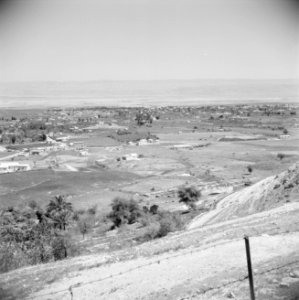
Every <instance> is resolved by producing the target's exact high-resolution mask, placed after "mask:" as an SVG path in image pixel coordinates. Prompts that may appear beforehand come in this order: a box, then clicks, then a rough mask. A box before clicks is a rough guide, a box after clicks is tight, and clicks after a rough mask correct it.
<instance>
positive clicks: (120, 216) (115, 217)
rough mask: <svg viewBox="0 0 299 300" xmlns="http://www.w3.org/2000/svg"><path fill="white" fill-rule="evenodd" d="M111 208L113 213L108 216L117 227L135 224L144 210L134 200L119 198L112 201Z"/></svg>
mask: <svg viewBox="0 0 299 300" xmlns="http://www.w3.org/2000/svg"><path fill="white" fill-rule="evenodd" d="M111 206H112V212H111V213H110V214H109V215H108V218H110V220H111V221H112V222H113V224H114V226H116V227H119V226H121V225H123V224H133V223H135V222H136V221H137V220H138V218H140V217H141V216H142V209H141V208H140V207H139V205H138V203H137V202H136V201H134V200H132V199H131V200H127V199H123V198H119V197H117V198H115V199H114V200H113V201H112V204H111Z"/></svg>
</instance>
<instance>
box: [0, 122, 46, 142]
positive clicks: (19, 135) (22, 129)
mask: <svg viewBox="0 0 299 300" xmlns="http://www.w3.org/2000/svg"><path fill="white" fill-rule="evenodd" d="M48 131H49V130H48V128H47V126H46V125H45V123H44V122H41V121H31V122H28V123H27V122H26V123H21V124H19V125H18V126H17V127H2V128H0V134H1V136H0V143H2V144H22V143H24V141H25V140H26V139H29V140H30V141H32V142H36V141H45V140H46V138H47V136H46V133H47V132H48Z"/></svg>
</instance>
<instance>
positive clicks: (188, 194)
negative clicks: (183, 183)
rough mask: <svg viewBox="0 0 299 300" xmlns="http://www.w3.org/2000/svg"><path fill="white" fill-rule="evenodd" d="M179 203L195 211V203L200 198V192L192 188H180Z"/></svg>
mask: <svg viewBox="0 0 299 300" xmlns="http://www.w3.org/2000/svg"><path fill="white" fill-rule="evenodd" d="M178 196H179V199H180V200H179V202H183V203H184V204H186V205H187V206H189V208H191V209H196V205H195V203H196V202H197V201H198V199H199V197H200V196H201V192H200V191H199V190H198V189H197V188H196V187H194V186H190V187H182V188H180V189H179V190H178Z"/></svg>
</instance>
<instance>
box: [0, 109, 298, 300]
mask: <svg viewBox="0 0 299 300" xmlns="http://www.w3.org/2000/svg"><path fill="white" fill-rule="evenodd" d="M298 113H299V106H298V105H297V104H277V103H273V104H251V105H249V104H238V105H207V106H161V107H158V106H152V107H63V108H57V107H56V108H46V109H41V108H40V109H33V108H32V109H3V110H2V111H1V115H0V213H1V216H2V217H3V220H4V223H3V227H2V229H3V230H4V231H3V232H6V229H7V230H8V227H7V226H10V225H9V224H14V223H11V222H13V221H12V220H15V221H16V222H17V223H16V224H18V225H17V226H21V227H18V228H22V230H28V226H29V224H31V225H30V226H32V224H33V226H35V225H34V224H36V222H41V223H38V224H47V227H46V228H47V230H50V228H53V229H52V230H54V231H53V232H52V233H48V234H49V236H48V239H49V240H44V238H45V236H43V235H42V237H41V241H43V242H42V248H40V245H36V243H37V240H32V242H33V244H32V245H31V244H30V245H31V246H26V247H25V248H24V249H23V250H22V251H21V252H20V250H14V251H15V252H10V250H9V251H5V263H4V264H2V267H1V268H2V272H3V271H4V272H6V271H9V270H13V269H15V268H19V267H24V266H27V265H35V264H37V263H43V262H52V261H55V260H61V259H66V258H71V259H74V260H76V259H77V257H78V258H80V257H86V259H87V260H86V261H85V260H84V263H83V265H84V268H87V269H89V268H93V266H94V264H97V259H93V260H91V261H90V262H89V260H88V257H89V255H108V253H109V255H108V256H107V258H105V260H106V259H108V261H110V260H112V261H113V262H115V261H116V262H117V261H118V260H129V259H131V258H132V257H133V259H134V258H136V257H139V255H141V256H142V257H143V256H144V257H152V258H151V259H153V258H154V257H155V255H160V253H161V255H164V254H163V253H165V255H170V254H168V253H171V251H185V250H186V249H189V247H201V245H203V244H202V243H204V244H205V243H209V242H208V241H210V240H214V239H215V241H216V240H217V241H219V239H218V236H219V234H221V235H224V236H225V237H226V238H229V239H232V241H233V239H234V238H236V237H240V234H243V233H244V232H247V233H248V234H258V233H264V230H262V227H263V228H268V227H267V226H270V224H274V223H275V222H276V221H275V222H274V223H273V222H272V221H271V220H272V219H271V218H270V217H267V218H263V219H259V221H258V223H252V224H253V225H250V226H249V227H248V226H247V225H246V224H247V223H246V222H245V223H244V224H243V223H242V224H241V223H239V222H241V221H240V220H242V217H244V216H248V217H250V216H251V215H253V218H258V217H254V216H255V214H256V216H259V214H264V213H267V212H268V211H271V210H273V211H276V210H277V209H278V211H277V213H278V214H280V220H281V224H280V225H279V226H280V227H279V228H280V229H279V231H281V230H282V231H283V232H284V231H285V230H296V228H297V227H296V226H297V225H296V224H297V223H296V222H295V223H292V224H294V225H292V226H291V227H290V222H293V221H292V220H293V217H294V218H295V214H296V212H297V210H296V209H297V206H296V201H297V200H296V199H297V198H296V197H297V195H298V193H299V190H298V183H299V180H298V178H297V177H298V174H299V166H298V163H297V161H298V157H299V152H298V138H299V119H298ZM274 175H275V177H274ZM186 193H187V194H188V193H189V196H188V197H187V198H184V197H185V195H186ZM190 197H191V198H190ZM192 197H193V198H192ZM190 199H192V202H188V201H190ZM53 201H54V202H55V203H56V204H57V203H61V205H62V204H63V205H70V206H71V210H70V214H69V213H67V214H66V215H65V216H64V219H63V220H64V221H63V223H59V222H60V221H61V220H60V219H59V220H60V221H58V220H57V219H55V218H56V215H55V214H54V215H51V213H50V212H49V210H50V207H51V205H54V204H53V203H54V202H53ZM51 203H52V204H51ZM249 203H250V205H249ZM57 205H58V204H57ZM284 205H287V206H291V208H290V209H291V210H290V211H289V213H288V215H287V214H285V213H286V212H287V210H286V211H285V210H283V211H280V210H279V209H280V208H281V209H282V208H284ZM122 206H123V208H122V209H124V210H125V209H127V208H128V209H129V210H130V211H131V215H130V216H127V215H126V214H125V215H124V216H121V217H120V218H119V217H118V216H117V211H118V209H120V208H119V207H122ZM293 206H294V207H293ZM126 207H127V208H126ZM111 209H112V211H111ZM275 214H276V213H275V212H274V215H273V216H275ZM24 216H26V217H25V219H24ZM132 216H134V217H133V219H130V218H131V217H132ZM27 218H28V219H27ZM32 218H33V219H32ZM36 218H37V219H36ZM126 218H127V219H126ZM38 220H40V221H38ZM41 220H44V221H41ZM227 220H232V221H231V222H235V223H236V225H233V227H227V229H223V228H226V227H221V226H222V225H221V226H218V225H217V226H218V227H217V228H218V229H217V230H216V229H214V226H216V225H214V224H222V223H221V222H224V223H223V224H225V222H226V221H227ZM254 220H255V219H254ZM28 222H29V223H28ZM32 222H33V223H32ZM43 222H46V223H43ZM53 222H54V223H53ZM55 222H58V223H55ZM219 222H220V223H219ZM248 222H249V221H248ZM250 222H251V221H250ZM250 222H249V223H250ZM269 222H270V223H269ZM51 224H52V225H51ZM53 224H54V225H53ZM55 224H56V225H55ZM59 224H60V225H59ZM61 224H62V225H61ZM250 224H251V223H250ZM275 224H276V223H275ZM52 226H54V227H52ZM57 226H58V227H57ZM59 226H60V227H59ZM202 226H204V227H202ZM211 226H212V227H211ZM223 226H224V225H223ZM261 226H262V227H261ZM271 226H272V225H271ZM26 228H27V229H26ZM34 228H35V227H32V229H30V230H33V232H35V231H34V230H36V229H34ZM231 228H235V229H234V230H232V229H231ZM271 228H272V227H271ZM289 228H292V229H289ZM18 230H19V229H18ZM198 230H200V232H201V233H200V235H199V236H198ZM202 230H203V231H202ZM210 230H212V231H210ZM214 230H216V231H214ZM223 230H224V231H223ZM269 230H270V231H271V230H274V229H269ZM275 230H276V229H275ZM9 232H10V231H9V230H8V231H7V232H6V233H5V234H4V236H6V237H9V236H10V234H11V233H10V234H8V233H9ZM267 232H268V231H267ZM7 234H8V235H7ZM35 234H37V233H35ZM38 234H41V233H40V231H38ZM53 234H54V235H53ZM186 234H187V235H186ZM189 235H191V236H190V237H188V236H189ZM46 236H47V235H46ZM168 236H169V238H168ZM162 237H163V238H162ZM187 237H188V238H187ZM9 240H10V238H9ZM26 241H27V240H26ZM57 241H59V243H60V244H59V245H60V246H59V247H58V250H57V249H56V248H55V247H57V245H56V244H55V243H56V242H57ZM154 241H155V242H154ZM191 241H192V243H191ZM220 241H221V239H220ZM54 242H55V243H54ZM22 243H23V242H22ZM27 243H28V241H27ZM53 243H54V244H53ZM148 243H151V244H148ZM152 243H153V244H152ZM178 243H179V244H178ZM217 243H218V242H217ZM19 244H20V241H17V240H16V245H19ZM5 245H6V246H7V247H8V244H5ZM55 245H56V246H55ZM148 245H150V246H148ZM9 247H11V246H9ZM46 247H50V249H52V250H51V251H50V252H49V253H50V254H49V253H48V252H47V251H48V250H45V249H47V248H46ZM61 247H63V248H62V249H64V250H63V251H65V254H63V255H62V254H61ZM7 249H8V248H7ZM9 249H10V248H9ZM14 249H15V248H14ZM37 249H39V250H37ZM55 249H56V250H55ZM177 249H181V250H177ZM199 249H200V248H199ZM32 251H34V252H32ZM35 251H41V252H38V253H39V254H38V257H39V256H40V257H41V258H40V260H36V255H35V254H34V253H35ZM55 251H56V252H55ZM57 251H58V252H57ZM136 251H137V252H136ZM169 251H170V252H169ZM3 253H4V252H3ZM46 253H48V254H47V255H49V256H45V255H46ZM63 253H64V252H63ZM136 253H138V255H137V254H136ZM140 253H141V254H140ZM3 255H4V254H3ZM32 255H33V256H32ZM61 255H62V256H61ZM136 255H137V256H136ZM24 257H26V259H24ZM46 257H47V258H46ZM105 257H106V256H105ZM82 259H83V258H82ZM84 259H85V258H84ZM67 261H68V260H66V263H67ZM129 261H130V260H129ZM50 266H51V264H50ZM72 268H74V270H80V268H83V266H82V263H81V261H78V262H76V261H74V264H73V266H72ZM24 270H25V271H24V272H25V273H26V268H25V269H24ZM34 272H35V274H36V276H38V277H39V278H40V280H39V281H38V284H36V285H35V286H34V287H33V283H32V282H31V281H30V280H29V279H26V278H27V277H26V276H25V277H24V274H25V273H24V274H23V273H20V274H23V275H20V278H18V279H17V280H18V281H20V280H21V282H23V283H24V286H25V285H29V286H30V287H31V288H30V289H31V291H32V292H36V293H37V294H36V295H37V297H38V298H40V297H41V295H40V294H38V290H40V289H43V288H44V285H45V283H48V284H51V282H52V281H53V282H54V283H53V284H54V286H53V288H54V290H55V289H57V288H58V289H59V287H56V286H55V282H56V281H55V280H56V279H55V278H60V276H64V275H65V274H66V273H65V269H64V267H63V265H57V269H55V271H53V273H52V275H51V276H52V277H51V276H50V277H49V278H48V277H47V278H46V277H45V276H44V275H42V274H41V272H42V271H41V270H40V269H38V267H37V268H36V270H35V271H34ZM4 274H5V273H4ZM63 274H64V275H63ZM93 276H95V275H93ZM12 278H15V277H14V276H13V277H11V280H10V279H8V281H5V282H6V286H7V287H8V290H11V287H13V286H14V280H16V278H15V279H12ZM275 278H277V277H275ZM278 279H279V278H278ZM0 280H1V275H0ZM128 280H129V279H128ZM153 280H154V279H153ZM279 280H280V279H279ZM261 282H263V281H262V280H261ZM22 286H23V285H20V288H18V289H16V293H19V294H20V295H27V294H28V289H27V288H23V287H22ZM238 288H239V294H240V295H241V294H242V293H243V290H242V289H241V286H240V287H238ZM49 289H50V291H52V287H51V286H50V287H49ZM181 291H184V292H185V293H187V294H188V293H189V294H190V292H189V291H187V290H186V289H185V288H184V289H181ZM105 293H106V296H107V299H109V297H110V294H111V291H109V290H107V291H106V292H105ZM173 293H174V294H172V292H171V293H170V294H169V298H167V299H173V297H174V295H177V292H176V291H173ZM225 293H226V292H225ZM66 294H68V292H66ZM191 294H192V293H191ZM191 294H190V295H191ZM3 295H4V296H5V295H6V294H5V293H4V294H3ZM9 295H10V294H8V298H7V299H9ZM207 297H208V296H207ZM40 299H44V298H42V297H41V298H40ZM105 299H106V298H105ZM207 299H208V298H207Z"/></svg>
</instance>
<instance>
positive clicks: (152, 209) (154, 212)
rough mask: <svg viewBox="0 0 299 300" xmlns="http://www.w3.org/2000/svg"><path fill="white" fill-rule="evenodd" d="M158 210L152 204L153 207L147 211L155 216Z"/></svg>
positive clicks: (157, 207) (156, 206)
mask: <svg viewBox="0 0 299 300" xmlns="http://www.w3.org/2000/svg"><path fill="white" fill-rule="evenodd" d="M158 209H159V206H158V205H156V204H154V205H152V206H151V207H150V209H149V211H150V213H151V214H153V215H155V214H157V213H158Z"/></svg>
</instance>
